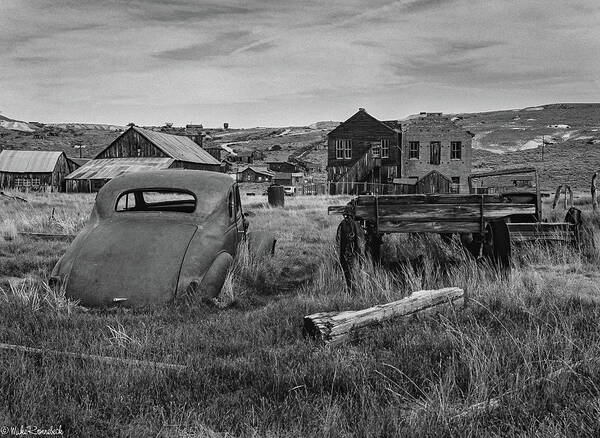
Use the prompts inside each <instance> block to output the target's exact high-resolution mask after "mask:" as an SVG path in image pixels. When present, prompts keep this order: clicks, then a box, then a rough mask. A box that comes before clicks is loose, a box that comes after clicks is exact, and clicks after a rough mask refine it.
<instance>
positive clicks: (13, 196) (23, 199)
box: [0, 192, 29, 202]
mask: <svg viewBox="0 0 600 438" xmlns="http://www.w3.org/2000/svg"><path fill="white" fill-rule="evenodd" d="M0 196H3V197H5V198H9V199H14V200H16V201H21V202H29V201H27V199H25V198H21V197H20V196H16V195H9V194H7V193H4V192H0Z"/></svg>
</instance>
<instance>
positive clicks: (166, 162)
mask: <svg viewBox="0 0 600 438" xmlns="http://www.w3.org/2000/svg"><path fill="white" fill-rule="evenodd" d="M174 162H175V160H173V159H172V158H153V157H147V158H146V157H139V158H138V157H135V158H100V159H97V160H90V161H88V162H87V163H86V164H85V165H83V166H81V167H80V168H79V169H77V170H75V171H74V172H72V173H70V174H69V175H67V177H66V178H65V187H66V191H67V192H84V193H91V192H97V191H98V190H100V188H101V187H102V186H103V185H104V184H106V183H107V182H108V181H110V180H111V179H113V178H116V177H117V176H119V175H123V174H124V173H136V172H148V171H150V170H160V169H169V168H171V167H172V166H173V164H174Z"/></svg>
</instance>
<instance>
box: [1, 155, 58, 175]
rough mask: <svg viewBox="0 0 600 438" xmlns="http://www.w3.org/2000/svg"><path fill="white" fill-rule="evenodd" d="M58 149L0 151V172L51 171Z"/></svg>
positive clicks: (56, 158)
mask: <svg viewBox="0 0 600 438" xmlns="http://www.w3.org/2000/svg"><path fill="white" fill-rule="evenodd" d="M62 154H63V152H60V151H11V150H6V149H5V150H3V151H2V152H0V172H14V173H48V172H53V171H54V168H55V167H56V162H57V161H58V159H59V158H60V156H61V155H62Z"/></svg>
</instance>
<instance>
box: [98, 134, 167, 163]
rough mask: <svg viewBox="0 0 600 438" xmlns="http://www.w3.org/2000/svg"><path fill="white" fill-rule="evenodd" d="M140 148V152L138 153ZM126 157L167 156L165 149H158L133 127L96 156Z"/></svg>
mask: <svg viewBox="0 0 600 438" xmlns="http://www.w3.org/2000/svg"><path fill="white" fill-rule="evenodd" d="M138 149H139V150H140V151H139V154H138ZM124 157H166V158H168V155H166V154H165V153H164V152H163V151H161V150H160V149H158V148H157V147H156V146H154V145H153V144H152V143H150V142H149V141H148V140H146V139H145V138H144V137H143V136H142V135H140V134H139V133H138V132H136V131H135V130H133V129H129V130H128V131H126V132H125V133H124V134H123V135H121V136H120V137H119V138H117V139H116V140H115V141H113V142H112V143H111V144H110V146H109V147H108V148H107V149H105V150H104V151H102V152H101V153H100V154H98V156H97V157H96V158H124Z"/></svg>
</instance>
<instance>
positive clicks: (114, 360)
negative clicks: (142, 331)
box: [0, 343, 187, 371]
mask: <svg viewBox="0 0 600 438" xmlns="http://www.w3.org/2000/svg"><path fill="white" fill-rule="evenodd" d="M0 350H8V351H19V352H21V353H30V354H38V355H42V356H59V357H67V358H70V359H83V360H92V361H96V362H103V363H108V364H113V365H127V366H135V367H146V368H147V367H152V368H159V369H170V370H177V371H183V370H185V369H187V367H186V366H185V365H177V364H171V363H164V362H152V361H148V360H137V359H124V358H120V357H110V356H98V355H95V354H85V353H72V352H70V351H58V350H46V349H41V348H33V347H25V346H23V345H12V344H2V343H0Z"/></svg>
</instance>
